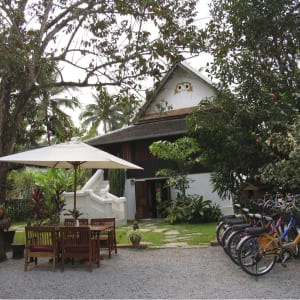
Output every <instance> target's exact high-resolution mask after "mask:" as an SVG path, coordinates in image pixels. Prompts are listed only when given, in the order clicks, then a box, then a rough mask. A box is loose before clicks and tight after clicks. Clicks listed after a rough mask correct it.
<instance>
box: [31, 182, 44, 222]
mask: <svg viewBox="0 0 300 300" xmlns="http://www.w3.org/2000/svg"><path fill="white" fill-rule="evenodd" d="M45 200H46V199H45V195H44V193H43V192H42V191H41V189H40V188H39V187H36V188H34V190H33V193H32V199H31V202H30V203H29V217H30V219H31V220H33V222H34V223H35V224H37V225H39V226H40V225H41V224H42V222H43V221H44V220H45V219H46V218H47V217H49V211H48V209H47V206H46V201H45Z"/></svg>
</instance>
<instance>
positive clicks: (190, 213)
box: [167, 195, 222, 224]
mask: <svg viewBox="0 0 300 300" xmlns="http://www.w3.org/2000/svg"><path fill="white" fill-rule="evenodd" d="M167 211H168V215H167V220H168V221H169V222H170V223H171V224H174V223H202V222H212V221H216V220H218V219H219V218H220V216H221V214H222V213H221V210H220V208H219V206H218V205H216V204H213V203H212V201H211V200H204V199H203V196H197V195H194V196H185V197H178V198H177V199H176V200H175V201H173V203H172V204H171V206H170V207H169V208H168V210H167Z"/></svg>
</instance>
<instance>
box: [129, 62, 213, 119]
mask: <svg viewBox="0 0 300 300" xmlns="http://www.w3.org/2000/svg"><path fill="white" fill-rule="evenodd" d="M176 68H181V69H183V70H185V71H187V72H190V73H192V74H194V75H195V76H197V77H198V78H199V79H200V80H201V81H202V82H203V83H205V84H206V85H208V86H210V87H212V82H211V81H210V80H209V79H208V78H207V77H206V76H205V75H203V74H202V73H201V72H199V71H198V70H196V69H194V68H193V67H191V66H190V65H189V64H188V63H186V62H184V61H182V62H179V63H177V64H175V65H173V67H172V68H171V69H170V70H169V71H168V72H167V73H166V75H165V76H164V77H163V79H162V80H161V81H160V82H159V86H158V88H156V89H155V91H154V92H153V94H152V96H151V98H150V99H149V100H148V101H146V103H145V104H144V105H143V106H142V107H141V108H140V110H139V112H138V113H137V114H136V117H135V118H134V119H133V123H135V122H139V121H141V119H144V118H145V116H144V114H145V112H146V110H147V108H148V107H149V106H150V105H151V103H152V102H153V101H154V100H155V98H156V96H157V95H158V93H159V92H160V91H161V90H162V89H163V88H164V86H165V84H166V82H167V81H168V80H169V78H170V76H171V75H172V74H173V73H174V71H175V70H176Z"/></svg>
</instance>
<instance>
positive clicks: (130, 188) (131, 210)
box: [124, 179, 136, 220]
mask: <svg viewBox="0 0 300 300" xmlns="http://www.w3.org/2000/svg"><path fill="white" fill-rule="evenodd" d="M124 197H125V198H126V199H127V220H134V219H135V212H136V202H135V183H134V179H127V180H126V182H125V191H124Z"/></svg>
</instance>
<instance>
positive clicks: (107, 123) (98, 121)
mask: <svg viewBox="0 0 300 300" xmlns="http://www.w3.org/2000/svg"><path fill="white" fill-rule="evenodd" d="M93 98H94V100H95V102H96V103H94V104H88V105H87V106H86V107H85V110H84V111H83V112H82V113H81V114H80V116H79V119H80V120H82V121H83V122H82V125H83V126H91V128H90V131H95V133H96V134H97V129H98V128H99V126H100V125H103V130H104V133H107V132H108V131H111V130H115V129H118V128H120V127H121V126H122V113H121V111H120V109H119V107H118V105H117V103H116V97H114V96H111V95H110V94H109V93H108V91H107V89H105V88H102V89H101V90H100V91H99V92H98V94H97V95H94V94H93Z"/></svg>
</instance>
